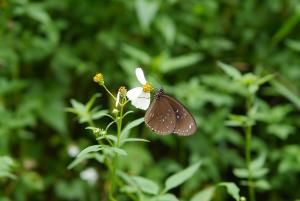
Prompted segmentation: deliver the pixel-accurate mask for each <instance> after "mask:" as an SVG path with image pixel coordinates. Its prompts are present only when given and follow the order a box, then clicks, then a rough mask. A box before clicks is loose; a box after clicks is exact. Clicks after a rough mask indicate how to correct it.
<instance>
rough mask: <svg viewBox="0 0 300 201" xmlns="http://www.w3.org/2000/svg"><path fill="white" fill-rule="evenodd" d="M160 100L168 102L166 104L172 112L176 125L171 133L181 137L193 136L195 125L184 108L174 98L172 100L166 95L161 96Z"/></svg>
mask: <svg viewBox="0 0 300 201" xmlns="http://www.w3.org/2000/svg"><path fill="white" fill-rule="evenodd" d="M161 98H163V99H166V100H168V103H169V104H170V105H171V107H172V109H173V111H174V115H175V119H176V124H175V128H174V130H173V133H175V134H177V135H182V136H186V135H192V134H194V133H195V132H196V130H197V124H196V121H195V119H194V118H193V116H192V115H191V114H190V113H189V112H188V111H187V109H185V107H184V106H183V105H182V104H180V103H179V102H178V101H177V100H176V99H175V98H172V97H170V96H168V95H162V96H161Z"/></svg>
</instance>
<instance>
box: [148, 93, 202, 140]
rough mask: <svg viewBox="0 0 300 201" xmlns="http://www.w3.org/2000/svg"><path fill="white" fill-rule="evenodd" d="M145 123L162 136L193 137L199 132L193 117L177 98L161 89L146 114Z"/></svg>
mask: <svg viewBox="0 0 300 201" xmlns="http://www.w3.org/2000/svg"><path fill="white" fill-rule="evenodd" d="M145 123H146V125H147V126H148V127H149V128H150V129H152V130H153V131H154V132H156V133H158V134H160V135H168V134H171V133H175V134H177V135H180V136H188V135H192V134H194V133H195V132H196V130H197V124H196V121H195V120H194V118H193V116H192V115H191V114H190V113H189V112H188V111H187V109H186V108H185V107H184V106H183V105H182V104H181V103H179V102H178V101H177V100H176V99H175V98H172V97H171V96H168V95H166V94H165V93H164V91H163V89H160V90H159V91H158V92H157V93H156V95H155V97H154V100H153V102H152V103H151V105H150V107H149V109H148V110H147V112H146V114H145Z"/></svg>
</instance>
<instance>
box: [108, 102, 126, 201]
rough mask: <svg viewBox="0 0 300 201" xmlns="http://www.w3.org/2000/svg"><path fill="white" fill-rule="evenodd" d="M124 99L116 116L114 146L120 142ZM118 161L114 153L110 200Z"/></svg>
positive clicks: (117, 156)
mask: <svg viewBox="0 0 300 201" xmlns="http://www.w3.org/2000/svg"><path fill="white" fill-rule="evenodd" d="M124 101H126V100H122V102H123V103H122V104H120V113H119V115H117V116H116V121H117V142H116V143H115V147H120V142H121V132H122V120H123V107H124ZM118 163H119V155H118V154H117V153H116V154H115V155H114V158H113V162H112V166H113V167H112V172H111V178H112V183H111V189H110V191H109V199H110V200H111V201H116V199H115V198H114V193H115V188H116V184H117V176H116V174H117V168H118Z"/></svg>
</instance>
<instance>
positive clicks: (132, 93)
mask: <svg viewBox="0 0 300 201" xmlns="http://www.w3.org/2000/svg"><path fill="white" fill-rule="evenodd" d="M142 92H143V88H142V87H135V88H133V89H130V90H129V91H128V92H127V94H126V95H127V97H128V99H129V100H135V99H137V98H138V97H139V95H141V93H142Z"/></svg>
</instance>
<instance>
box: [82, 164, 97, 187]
mask: <svg viewBox="0 0 300 201" xmlns="http://www.w3.org/2000/svg"><path fill="white" fill-rule="evenodd" d="M98 176H99V175H98V173H97V171H96V170H95V168H92V167H89V168H87V169H85V170H83V171H82V172H80V178H81V179H82V180H85V181H87V182H88V183H89V184H95V183H96V181H97V180H98Z"/></svg>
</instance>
